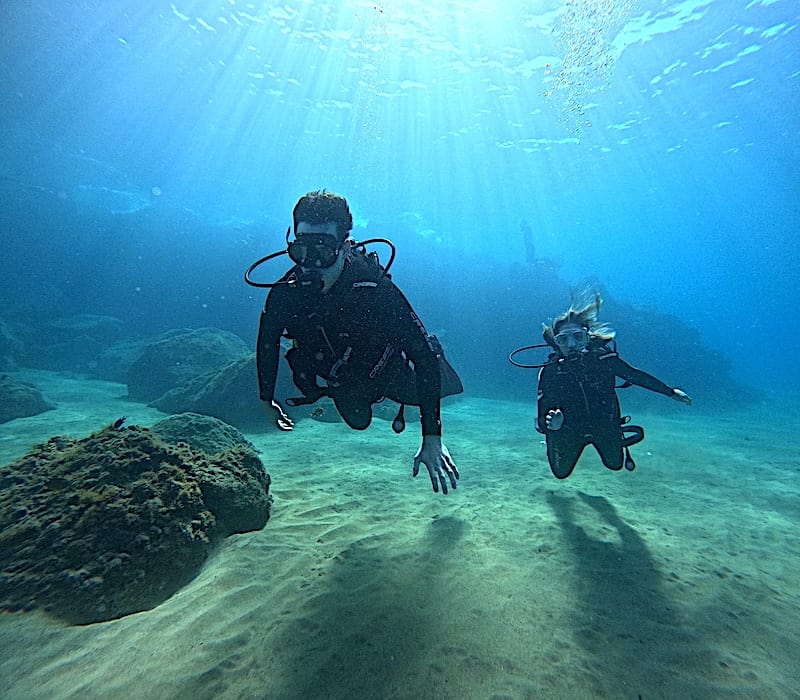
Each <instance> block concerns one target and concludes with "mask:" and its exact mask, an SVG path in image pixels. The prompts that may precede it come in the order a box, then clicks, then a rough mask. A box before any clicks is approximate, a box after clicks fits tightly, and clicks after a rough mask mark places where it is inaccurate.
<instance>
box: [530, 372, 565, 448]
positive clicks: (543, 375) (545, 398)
mask: <svg viewBox="0 0 800 700" xmlns="http://www.w3.org/2000/svg"><path fill="white" fill-rule="evenodd" d="M554 393H555V391H554V386H553V367H552V365H549V364H546V365H545V366H544V367H542V368H541V369H540V370H539V386H538V389H537V392H536V394H537V406H536V409H537V410H536V431H537V432H539V433H542V435H544V434H545V433H546V432H547V431H548V429H549V430H553V429H555V430H558V429H559V428H561V422H563V420H564V417H563V416H564V414H563V412H561V409H554V408H553V405H552V404H553V394H554ZM556 410H557V411H559V412H560V413H561V419H560V420H561V422H559V423H558V428H552V427H551V422H552V414H553V413H554V412H555V411H556ZM548 417H550V420H548Z"/></svg>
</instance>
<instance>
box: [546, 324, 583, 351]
mask: <svg viewBox="0 0 800 700" xmlns="http://www.w3.org/2000/svg"><path fill="white" fill-rule="evenodd" d="M553 340H555V341H556V345H558V347H559V348H562V349H563V348H566V347H568V346H569V345H573V346H575V347H579V348H583V347H585V346H586V345H587V344H588V342H589V332H588V331H587V330H586V329H585V328H575V329H572V330H568V331H561V332H560V333H557V334H556V336H555V337H554V338H553Z"/></svg>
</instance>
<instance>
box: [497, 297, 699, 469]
mask: <svg viewBox="0 0 800 700" xmlns="http://www.w3.org/2000/svg"><path fill="white" fill-rule="evenodd" d="M602 303H603V300H602V299H601V297H600V295H599V294H597V293H595V294H594V295H593V298H592V299H591V300H590V301H588V302H585V303H582V304H581V303H579V305H578V306H576V305H575V303H573V305H571V306H570V308H569V309H568V310H567V311H566V312H564V313H563V314H561V315H560V316H558V317H557V318H556V319H555V320H554V322H553V325H552V326H548V325H546V324H544V325H543V333H542V335H543V337H544V340H545V342H546V343H547V345H549V346H550V347H552V348H553V350H554V352H553V353H551V354H550V356H549V357H548V359H547V362H546V363H545V364H544V365H542V367H541V370H540V371H539V389H538V416H537V420H536V429H537V430H538V431H539V432H540V433H543V434H544V435H545V438H546V442H547V461H548V462H549V463H550V469H551V471H552V472H553V474H554V475H555V476H556V477H557V478H558V479H566V478H567V477H568V476H569V475H570V474H572V471H573V469H574V468H575V465H576V463H577V462H578V459H579V457H580V456H581V453H582V452H583V449H584V447H586V445H594V447H595V449H596V450H597V452H598V454H599V455H600V459H601V460H602V461H603V464H604V465H605V466H606V467H607V468H608V469H612V470H614V471H619V470H620V469H622V467H623V465H624V466H625V468H626V469H627V470H628V471H633V470H634V469H635V468H636V464H635V462H634V461H633V458H632V457H631V454H630V450H629V449H628V448H629V447H630V445H633V444H636V443H637V442H640V441H641V440H643V439H644V429H643V428H642V427H640V426H638V425H625V424H626V423H627V421H628V420H629V418H630V417H629V416H626V417H625V418H623V417H622V416H621V412H620V405H619V400H618V398H617V393H616V388H617V387H616V386H615V382H616V378H617V377H620V378H621V379H623V380H624V381H625V383H624V384H623V385H622V386H630V385H631V384H636V385H637V386H641V387H644V388H645V389H649V390H650V391H655V392H657V393H659V394H664V396H669V397H671V398H672V399H675V400H676V401H680V402H681V403H684V404H691V403H692V399H691V398H690V397H689V396H688V395H687V394H686V393H685V392H684V391H682V390H681V389H677V388H672V387H670V386H667V385H666V384H664V382H662V381H660V380H659V379H656V378H655V377H654V376H653V375H651V374H648V373H647V372H643V371H642V370H639V369H636V368H634V367H631V366H630V365H629V364H628V363H627V362H625V361H624V360H623V359H622V358H621V357H620V356H619V355H618V354H617V352H616V349H615V346H614V343H613V339H614V336H615V335H616V333H615V331H614V330H612V329H611V328H610V327H609V326H607V325H606V324H601V323H599V322H598V320H597V316H598V314H599V312H600V307H601V305H602ZM512 361H513V360H512ZM620 388H621V387H620Z"/></svg>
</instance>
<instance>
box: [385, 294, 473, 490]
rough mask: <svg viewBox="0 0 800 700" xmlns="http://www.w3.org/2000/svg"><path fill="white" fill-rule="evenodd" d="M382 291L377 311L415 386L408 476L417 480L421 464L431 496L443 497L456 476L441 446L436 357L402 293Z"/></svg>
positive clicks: (417, 317) (455, 483) (439, 374)
mask: <svg viewBox="0 0 800 700" xmlns="http://www.w3.org/2000/svg"><path fill="white" fill-rule="evenodd" d="M384 289H385V294H386V305H385V306H382V307H381V308H383V309H386V313H387V314H389V315H390V317H389V319H388V322H389V323H391V324H392V326H393V329H394V330H395V332H396V337H395V338H393V339H392V340H393V341H394V342H396V343H397V344H398V347H399V348H400V349H402V350H403V351H404V352H405V354H406V356H407V357H408V359H409V360H411V362H412V363H413V364H414V375H415V377H416V382H417V400H418V402H419V414H420V422H421V424H422V445H421V446H420V448H419V450H418V451H417V454H416V455H414V466H413V469H412V472H411V473H412V475H413V476H417V474H419V469H420V466H421V465H423V464H424V465H425V468H426V469H427V470H428V476H429V477H430V479H431V486H432V487H433V490H434V492H436V493H438V492H439V489H440V488H441V490H442V493H443V494H447V484H448V481H449V482H450V486H451V487H452V488H453V489H455V488H456V486H457V480H458V478H459V477H460V474H459V473H458V467H456V464H455V462H454V461H453V458H452V457H451V456H450V452H449V450H448V449H447V446H446V445H445V444H444V443H443V442H442V421H441V383H442V377H441V372H440V369H439V356H438V355H437V353H436V352H435V351H434V349H433V347H432V346H431V344H430V342H429V340H428V333H427V331H426V330H425V327H424V326H423V325H422V321H421V320H420V319H419V316H417V314H416V312H415V311H414V309H412V308H411V304H409V303H408V300H407V299H406V298H405V296H404V295H403V293H402V292H401V291H400V290H399V289H398V288H397V287H396V286H395V285H394V284H391V286H389V285H386V287H385V288H384Z"/></svg>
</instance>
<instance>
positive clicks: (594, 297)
mask: <svg viewBox="0 0 800 700" xmlns="http://www.w3.org/2000/svg"><path fill="white" fill-rule="evenodd" d="M602 305H603V297H601V296H600V292H598V291H597V290H593V289H586V290H584V291H583V292H581V293H580V294H578V295H576V296H573V298H572V303H571V304H570V305H569V308H568V309H567V310H566V311H565V312H564V313H562V314H561V315H560V316H556V317H555V318H554V319H553V321H552V323H551V324H550V325H547V324H546V323H543V324H542V337H543V338H544V340H545V342H546V343H547V344H548V345H550V346H552V347H554V348H557V347H558V346H557V345H556V340H555V338H556V335H557V334H558V332H559V330H561V327H562V326H564V325H566V324H567V323H577V324H578V325H579V326H582V327H583V328H585V329H586V330H587V332H588V333H589V342H592V341H594V342H595V344H597V345H605V344H606V343H607V342H609V341H610V340H613V339H614V336H615V335H616V334H617V332H616V331H615V330H614V329H613V328H612V327H611V326H609V325H608V324H607V323H601V322H600V321H598V320H597V317H598V316H599V315H600V307H601V306H602Z"/></svg>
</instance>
